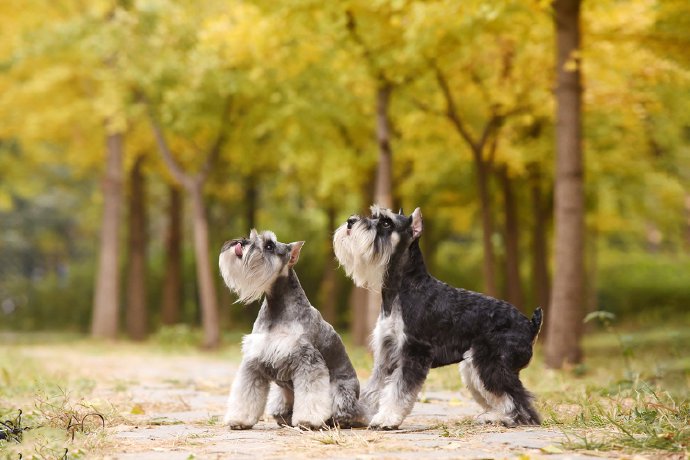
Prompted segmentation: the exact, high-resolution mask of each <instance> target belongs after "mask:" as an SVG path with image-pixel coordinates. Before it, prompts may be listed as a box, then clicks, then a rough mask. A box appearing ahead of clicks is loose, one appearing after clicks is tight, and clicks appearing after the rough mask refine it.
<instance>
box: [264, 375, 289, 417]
mask: <svg viewBox="0 0 690 460" xmlns="http://www.w3.org/2000/svg"><path fill="white" fill-rule="evenodd" d="M294 401H295V394H294V392H293V391H292V390H291V389H289V388H283V387H281V386H278V385H276V384H271V389H270V391H269V392H268V403H267V404H266V410H267V411H268V413H269V414H271V417H273V418H274V419H275V421H276V423H277V424H278V425H280V426H284V425H288V426H291V425H292V407H293V404H294Z"/></svg>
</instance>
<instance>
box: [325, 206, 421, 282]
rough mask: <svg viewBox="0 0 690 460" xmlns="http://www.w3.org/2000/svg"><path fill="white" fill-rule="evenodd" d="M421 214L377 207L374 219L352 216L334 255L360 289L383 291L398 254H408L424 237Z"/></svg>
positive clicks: (338, 235)
mask: <svg viewBox="0 0 690 460" xmlns="http://www.w3.org/2000/svg"><path fill="white" fill-rule="evenodd" d="M422 227H423V226H422V212H421V210H420V209H419V208H417V209H415V210H414V212H413V213H412V214H411V215H410V216H406V215H404V214H403V213H402V210H401V211H400V212H399V213H398V214H396V213H394V212H392V211H391V210H389V209H385V208H381V207H379V206H377V205H374V206H372V207H371V216H369V217H362V216H357V215H353V216H351V217H350V218H349V219H347V221H346V222H345V223H344V224H343V225H341V226H340V227H338V229H337V230H336V231H335V235H334V236H333V248H334V250H335V256H336V257H337V259H338V261H339V262H340V264H341V265H342V266H343V267H344V268H345V273H346V274H347V276H349V277H350V278H352V280H353V281H354V282H355V284H356V285H357V286H360V287H365V288H367V289H372V290H375V291H379V290H381V287H382V285H383V278H384V275H385V273H386V268H387V266H388V263H389V262H390V260H391V257H392V256H393V255H394V254H395V253H396V252H397V251H407V249H408V248H409V247H410V244H412V242H413V241H415V240H416V239H417V238H419V236H420V235H421V234H422Z"/></svg>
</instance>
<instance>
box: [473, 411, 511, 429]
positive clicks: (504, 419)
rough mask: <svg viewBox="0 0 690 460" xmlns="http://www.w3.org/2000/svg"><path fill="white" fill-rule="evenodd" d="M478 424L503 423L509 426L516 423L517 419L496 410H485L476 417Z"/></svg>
mask: <svg viewBox="0 0 690 460" xmlns="http://www.w3.org/2000/svg"><path fill="white" fill-rule="evenodd" d="M475 421H476V423H477V424H478V425H503V426H506V427H508V428H511V427H514V426H515V425H516V423H515V420H513V419H512V418H511V417H509V416H507V415H505V414H499V413H496V412H484V413H483V414H481V415H478V416H477V418H476V419H475Z"/></svg>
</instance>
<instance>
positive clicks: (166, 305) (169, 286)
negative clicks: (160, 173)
mask: <svg viewBox="0 0 690 460" xmlns="http://www.w3.org/2000/svg"><path fill="white" fill-rule="evenodd" d="M182 206H183V201H182V193H181V191H180V189H179V188H178V187H176V186H173V185H171V186H169V203H168V223H167V225H168V228H167V233H166V236H165V277H164V278H163V294H162V300H161V322H162V323H163V324H165V325H172V324H176V323H178V322H179V321H180V309H181V306H182V213H183V209H182Z"/></svg>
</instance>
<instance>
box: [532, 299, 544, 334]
mask: <svg viewBox="0 0 690 460" xmlns="http://www.w3.org/2000/svg"><path fill="white" fill-rule="evenodd" d="M543 323H544V312H543V311H542V309H541V308H540V307H537V309H536V310H534V313H533V314H532V319H531V320H530V324H531V326H532V341H533V342H536V340H537V336H538V335H539V331H541V326H542V324H543Z"/></svg>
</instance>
